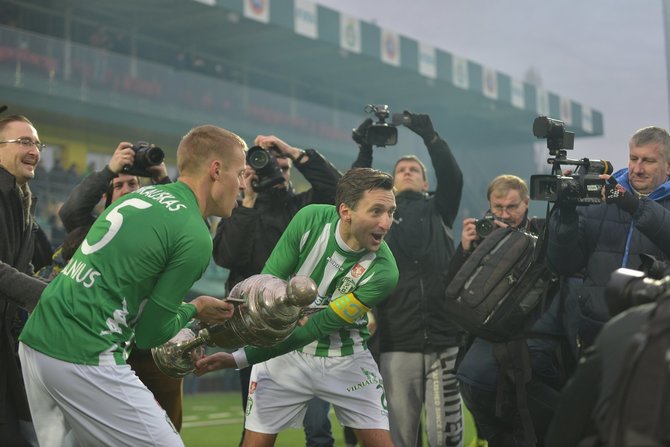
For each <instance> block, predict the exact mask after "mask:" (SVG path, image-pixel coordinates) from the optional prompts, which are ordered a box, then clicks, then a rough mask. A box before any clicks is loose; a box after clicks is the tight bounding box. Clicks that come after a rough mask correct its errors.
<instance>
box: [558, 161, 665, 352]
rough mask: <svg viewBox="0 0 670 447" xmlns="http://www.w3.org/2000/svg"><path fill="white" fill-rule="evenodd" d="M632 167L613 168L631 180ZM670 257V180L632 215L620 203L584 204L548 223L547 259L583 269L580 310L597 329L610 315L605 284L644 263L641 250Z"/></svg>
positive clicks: (568, 271)
mask: <svg viewBox="0 0 670 447" xmlns="http://www.w3.org/2000/svg"><path fill="white" fill-rule="evenodd" d="M627 175H628V172H627V170H622V171H619V172H617V173H615V174H614V176H615V177H616V178H617V181H618V182H619V183H620V184H623V185H625V186H627V184H628V181H627ZM642 253H646V254H649V255H652V256H654V257H655V258H656V259H658V260H667V259H670V181H667V182H665V183H664V184H663V185H661V186H660V187H659V188H658V189H657V190H656V191H654V193H653V194H652V195H651V196H650V197H647V198H642V199H640V206H639V208H638V210H637V211H636V212H635V213H634V214H633V215H632V216H631V215H630V214H629V213H628V212H626V211H623V210H621V209H620V208H619V207H618V206H617V205H615V204H605V203H602V204H599V205H591V206H586V207H579V208H578V209H577V210H576V212H566V211H565V210H561V211H560V212H557V213H553V214H552V216H551V220H550V227H549V245H548V246H547V259H548V260H549V263H550V265H551V266H552V267H553V268H554V269H555V270H556V272H558V273H559V274H562V275H566V276H568V275H572V274H574V273H575V272H578V271H580V270H582V269H584V270H583V271H584V285H583V287H582V288H581V289H580V290H579V296H578V297H577V300H578V303H579V307H580V310H581V312H582V314H583V316H584V317H585V318H587V319H588V320H590V321H591V322H592V323H593V326H594V327H595V329H593V334H590V336H589V337H585V338H584V342H585V343H586V344H587V345H588V344H590V343H591V342H592V337H593V335H594V334H595V333H596V332H597V330H598V329H599V327H600V326H602V324H603V323H604V322H606V321H607V320H608V319H609V310H608V308H607V304H606V302H605V296H604V295H605V287H606V285H607V283H608V282H609V279H610V275H611V274H612V272H614V271H615V270H616V269H617V268H619V267H627V268H632V269H639V268H640V265H641V263H642V261H641V258H640V254H642Z"/></svg>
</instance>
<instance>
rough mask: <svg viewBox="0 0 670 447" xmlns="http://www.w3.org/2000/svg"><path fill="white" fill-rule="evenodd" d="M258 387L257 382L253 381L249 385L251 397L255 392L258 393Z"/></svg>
mask: <svg viewBox="0 0 670 447" xmlns="http://www.w3.org/2000/svg"><path fill="white" fill-rule="evenodd" d="M256 386H257V383H256V381H255V380H252V381H251V383H250V384H249V394H250V395H251V394H254V392H255V391H256Z"/></svg>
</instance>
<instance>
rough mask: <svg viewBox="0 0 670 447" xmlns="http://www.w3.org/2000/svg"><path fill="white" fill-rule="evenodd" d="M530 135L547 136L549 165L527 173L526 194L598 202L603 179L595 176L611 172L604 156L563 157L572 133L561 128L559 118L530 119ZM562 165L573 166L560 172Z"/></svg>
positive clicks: (570, 144) (552, 199)
mask: <svg viewBox="0 0 670 447" xmlns="http://www.w3.org/2000/svg"><path fill="white" fill-rule="evenodd" d="M533 135H535V136H536V137H538V138H546V139H547V148H549V154H550V155H552V156H553V157H550V158H548V159H547V163H549V164H551V165H552V173H551V174H550V175H532V176H531V177H530V198H531V199H532V200H544V201H548V202H561V203H572V204H575V205H592V204H598V203H600V202H601V199H600V190H601V189H602V187H603V186H604V185H605V180H603V179H601V178H599V177H598V176H599V175H600V174H611V173H612V172H613V168H612V164H611V163H610V162H609V161H607V160H591V159H588V158H582V159H580V160H573V159H570V158H567V152H566V150H567V149H572V148H573V146H574V141H575V134H574V132H567V131H566V130H565V123H564V122H563V121H559V120H557V119H553V118H548V117H546V116H538V117H537V118H535V121H533ZM563 165H573V166H577V168H576V169H575V170H574V172H573V173H572V174H571V175H567V176H564V175H563V174H562V171H561V166H563Z"/></svg>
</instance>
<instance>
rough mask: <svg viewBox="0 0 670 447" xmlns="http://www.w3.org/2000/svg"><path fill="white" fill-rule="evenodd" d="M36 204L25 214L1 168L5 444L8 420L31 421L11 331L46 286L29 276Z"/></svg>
mask: <svg viewBox="0 0 670 447" xmlns="http://www.w3.org/2000/svg"><path fill="white" fill-rule="evenodd" d="M35 204H36V200H35V199H34V198H33V199H32V201H31V206H30V210H29V213H27V214H25V213H24V201H23V198H22V195H21V193H20V191H19V188H18V187H17V185H16V181H15V178H14V176H13V175H11V174H10V173H9V172H7V171H6V170H5V169H4V168H2V167H0V228H2V231H0V439H4V440H5V441H7V438H5V435H7V434H6V433H5V432H4V431H3V430H6V429H7V427H6V424H7V420H8V419H12V420H13V419H15V418H16V417H17V416H18V418H20V419H23V420H30V412H29V410H28V402H27V400H26V395H25V388H24V386H23V380H22V378H21V370H20V367H19V359H18V356H17V355H16V352H17V347H16V340H15V338H16V334H13V333H12V328H13V326H14V325H15V323H16V321H17V317H18V312H19V310H20V309H25V310H32V309H33V308H34V307H35V305H36V304H37V301H38V299H39V296H40V295H41V294H42V291H43V290H44V288H45V287H46V284H45V283H44V282H42V281H40V280H38V279H35V278H33V277H32V274H33V266H32V264H31V262H30V260H31V258H32V256H33V249H34V237H35V236H34V231H36V226H35V224H34V215H35ZM26 216H27V217H28V218H27V220H26ZM10 414H12V415H13V416H11V417H10ZM7 436H9V435H7Z"/></svg>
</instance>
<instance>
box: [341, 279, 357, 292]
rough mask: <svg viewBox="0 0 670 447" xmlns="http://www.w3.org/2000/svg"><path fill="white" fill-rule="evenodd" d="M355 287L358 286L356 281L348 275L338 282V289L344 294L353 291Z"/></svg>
mask: <svg viewBox="0 0 670 447" xmlns="http://www.w3.org/2000/svg"><path fill="white" fill-rule="evenodd" d="M355 288H356V281H354V280H353V279H351V278H349V277H348V276H345V277H344V278H342V279H340V281H339V283H338V284H337V290H338V291H339V292H340V293H341V294H342V295H346V294H347V293H350V292H353V291H354V289H355Z"/></svg>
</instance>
